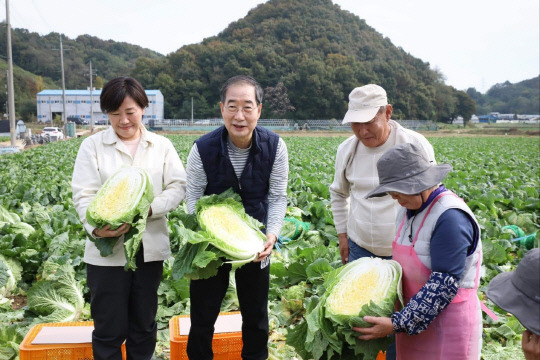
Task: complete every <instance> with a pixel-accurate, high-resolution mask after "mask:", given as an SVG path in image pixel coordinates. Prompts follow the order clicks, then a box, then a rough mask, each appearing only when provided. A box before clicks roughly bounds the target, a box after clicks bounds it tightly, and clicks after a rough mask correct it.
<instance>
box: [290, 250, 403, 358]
mask: <svg viewBox="0 0 540 360" xmlns="http://www.w3.org/2000/svg"><path fill="white" fill-rule="evenodd" d="M401 274H402V272H401V266H400V265H399V263H398V262H396V261H394V260H383V259H380V258H369V257H365V258H360V259H358V260H355V261H352V262H350V263H348V264H346V265H344V266H342V267H340V268H337V269H335V270H333V271H331V272H329V273H328V274H327V275H326V277H325V282H324V287H325V288H326V291H325V292H324V295H323V296H321V298H320V299H319V301H318V303H317V305H316V306H315V307H313V308H311V309H309V311H308V313H307V314H306V322H307V327H306V328H305V330H306V331H305V334H304V335H302V336H301V337H300V341H299V344H297V345H295V346H299V347H300V346H302V347H305V348H306V349H307V350H308V351H309V352H310V354H311V355H312V356H313V357H314V359H315V360H318V359H320V358H321V357H323V355H325V354H326V358H327V359H331V358H333V357H332V356H336V357H337V358H342V357H343V356H345V355H346V356H353V357H354V356H359V355H360V354H363V356H364V359H375V358H376V357H377V354H378V352H379V351H380V350H383V351H385V350H386V348H387V347H388V345H389V343H390V342H392V340H391V339H389V338H382V339H375V340H369V341H365V340H358V333H356V332H355V331H353V330H352V328H353V327H369V326H372V325H371V324H369V323H367V322H365V321H364V320H363V317H364V316H377V317H389V316H390V315H391V314H392V312H393V311H394V307H395V305H396V301H398V300H399V301H400V302H401V303H403V298H402V292H401ZM297 335H298V334H294V335H291V336H292V337H295V336H297ZM320 344H325V346H320Z"/></svg>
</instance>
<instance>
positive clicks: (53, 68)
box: [0, 23, 163, 120]
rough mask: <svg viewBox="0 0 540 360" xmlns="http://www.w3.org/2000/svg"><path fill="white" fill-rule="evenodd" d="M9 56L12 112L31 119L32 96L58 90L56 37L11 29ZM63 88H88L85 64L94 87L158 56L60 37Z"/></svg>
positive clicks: (2, 30)
mask: <svg viewBox="0 0 540 360" xmlns="http://www.w3.org/2000/svg"><path fill="white" fill-rule="evenodd" d="M0 39H1V40H0V54H7V49H6V40H5V39H6V27H5V23H2V24H0ZM11 41H12V53H13V67H14V88H15V109H16V112H17V114H18V116H20V117H22V118H24V119H26V120H31V119H32V115H34V114H35V112H36V93H38V92H39V91H41V90H43V89H61V88H62V73H61V71H60V34H58V33H50V34H48V35H45V36H40V35H39V34H38V33H33V32H29V31H28V30H26V29H13V31H12V37H11ZM62 42H63V47H64V76H65V82H66V89H86V88H87V87H89V86H90V78H89V76H88V74H89V71H90V70H89V61H90V60H92V66H93V69H94V70H95V71H94V72H95V74H96V75H97V77H94V86H95V87H97V88H99V87H101V86H103V83H104V81H106V80H107V79H110V78H113V77H115V76H119V75H129V74H130V73H131V71H132V70H133V68H134V66H135V62H136V61H137V59H139V58H141V57H146V58H159V57H163V56H162V55H160V54H158V53H156V52H154V51H152V50H148V49H143V48H141V47H140V46H136V45H130V44H127V43H119V42H114V41H111V40H109V41H104V40H101V39H98V38H96V37H93V36H89V35H83V36H79V37H77V38H76V39H70V38H67V37H65V36H62ZM6 69H7V63H6V60H5V57H4V58H3V59H0V71H1V72H0V85H1V86H2V87H3V86H4V85H5V84H6V71H5V70H6ZM6 97H7V95H6V94H5V92H0V112H1V113H5V112H6Z"/></svg>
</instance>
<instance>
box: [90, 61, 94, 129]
mask: <svg viewBox="0 0 540 360" xmlns="http://www.w3.org/2000/svg"><path fill="white" fill-rule="evenodd" d="M89 76H90V134H93V133H94V87H93V85H92V84H93V77H94V72H93V71H92V60H90V74H89Z"/></svg>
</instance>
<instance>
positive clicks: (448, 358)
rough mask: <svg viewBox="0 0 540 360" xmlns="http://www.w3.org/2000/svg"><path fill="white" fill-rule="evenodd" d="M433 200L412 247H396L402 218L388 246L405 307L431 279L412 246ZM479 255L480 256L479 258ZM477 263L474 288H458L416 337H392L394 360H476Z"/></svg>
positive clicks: (478, 325)
mask: <svg viewBox="0 0 540 360" xmlns="http://www.w3.org/2000/svg"><path fill="white" fill-rule="evenodd" d="M445 195H454V196H457V195H455V194H453V193H451V192H445V193H442V194H440V195H439V196H437V197H436V198H435V199H434V200H433V201H432V203H431V205H430V206H429V208H428V210H427V211H426V214H425V216H424V219H422V223H421V224H420V227H419V228H418V231H417V233H416V236H415V238H414V240H413V242H412V244H411V245H412V246H406V245H400V244H398V243H397V240H398V239H399V235H400V233H401V230H402V228H403V225H404V223H405V218H406V216H404V218H403V221H402V222H401V225H400V226H399V229H398V231H397V234H396V238H395V239H394V242H393V243H392V258H393V260H396V261H397V262H399V263H400V264H401V267H402V268H403V298H404V301H405V304H407V303H408V302H409V301H410V300H411V298H412V297H413V296H414V295H416V293H418V291H419V290H420V288H422V286H424V285H425V283H426V282H427V280H428V279H429V277H430V275H431V270H430V269H429V268H428V267H426V266H425V265H424V264H423V263H422V262H421V261H420V259H419V258H418V255H417V254H416V251H415V249H414V244H415V243H416V240H417V239H418V233H419V232H420V229H421V228H422V226H423V225H424V222H425V219H426V217H427V216H428V215H429V213H430V211H431V208H432V207H433V205H434V204H435V203H436V202H437V201H438V199H439V198H440V197H442V196H445ZM481 256H482V254H481V253H480V258H481ZM479 270H480V261H478V265H477V268H476V279H475V286H474V288H473V289H464V288H460V289H459V290H458V292H457V295H456V297H455V298H454V299H453V300H452V302H451V303H450V304H448V306H447V307H446V308H445V309H444V310H443V311H442V312H441V313H440V314H439V315H438V316H437V317H436V318H435V319H434V320H433V322H432V323H431V324H430V325H429V326H428V328H427V329H426V330H424V331H423V332H421V333H420V334H417V335H407V334H405V333H396V353H397V359H398V360H416V359H418V360H421V359H430V360H437V359H440V360H454V359H455V360H468V359H475V360H477V359H480V345H481V342H480V339H481V331H482V327H481V321H482V320H481V318H480V301H479V300H478V297H477V295H476V290H477V288H478V280H479V274H480V271H479Z"/></svg>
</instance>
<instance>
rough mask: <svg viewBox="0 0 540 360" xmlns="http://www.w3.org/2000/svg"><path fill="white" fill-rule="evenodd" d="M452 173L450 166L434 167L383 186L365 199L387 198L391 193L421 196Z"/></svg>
mask: <svg viewBox="0 0 540 360" xmlns="http://www.w3.org/2000/svg"><path fill="white" fill-rule="evenodd" d="M450 171H452V165H450V164H440V165H434V166H431V167H430V168H428V169H427V170H426V171H424V172H421V173H417V174H415V175H413V176H411V177H408V178H405V179H400V180H398V181H393V182H388V183H386V184H381V185H379V186H377V187H376V188H375V189H373V190H371V191H370V192H369V193H368V194H367V195H366V196H365V197H364V198H365V199H369V198H371V197H381V196H385V195H386V194H387V193H388V192H390V191H393V192H397V193H400V194H405V195H416V194H420V193H421V192H422V191H424V190H427V189H429V188H432V187H433V186H435V185H437V184H439V183H441V181H442V180H443V179H444V178H445V177H446V175H447V174H448V173H449V172H450Z"/></svg>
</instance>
